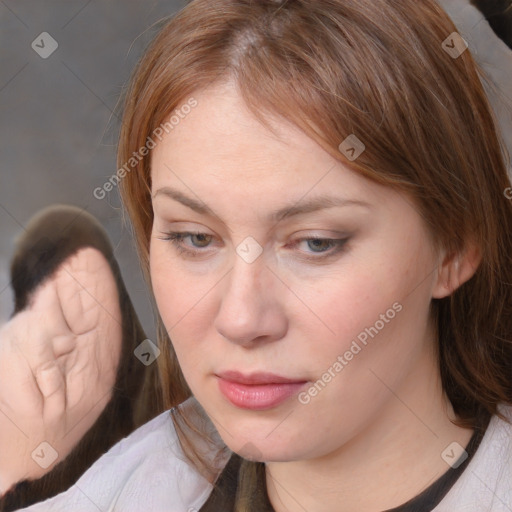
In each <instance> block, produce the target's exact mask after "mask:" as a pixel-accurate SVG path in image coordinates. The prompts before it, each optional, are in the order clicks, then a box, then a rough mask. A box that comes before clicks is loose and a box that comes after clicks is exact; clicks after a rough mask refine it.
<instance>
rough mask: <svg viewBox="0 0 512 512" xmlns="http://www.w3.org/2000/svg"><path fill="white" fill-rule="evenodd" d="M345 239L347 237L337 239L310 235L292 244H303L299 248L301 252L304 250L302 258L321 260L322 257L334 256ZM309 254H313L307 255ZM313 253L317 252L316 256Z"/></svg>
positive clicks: (340, 248)
mask: <svg viewBox="0 0 512 512" xmlns="http://www.w3.org/2000/svg"><path fill="white" fill-rule="evenodd" d="M347 240H348V239H347V238H343V239H337V238H320V237H310V238H301V239H299V240H297V241H296V242H295V243H294V244H293V245H299V246H300V245H301V244H304V245H305V248H304V249H303V250H301V252H304V253H305V254H306V256H304V258H306V259H310V260H321V259H324V258H328V257H331V256H334V255H336V254H338V253H339V252H340V251H342V250H343V248H344V245H345V243H346V242H347ZM304 245H303V247H304ZM311 254H312V255H313V256H309V255H311ZM314 254H317V255H318V256H314Z"/></svg>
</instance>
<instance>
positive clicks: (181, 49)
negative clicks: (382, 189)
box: [118, 0, 512, 511]
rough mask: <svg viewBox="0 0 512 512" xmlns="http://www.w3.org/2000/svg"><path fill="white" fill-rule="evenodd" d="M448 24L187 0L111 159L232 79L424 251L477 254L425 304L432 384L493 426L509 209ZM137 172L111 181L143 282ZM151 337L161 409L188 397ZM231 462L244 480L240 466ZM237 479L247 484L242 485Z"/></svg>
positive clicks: (471, 79)
mask: <svg viewBox="0 0 512 512" xmlns="http://www.w3.org/2000/svg"><path fill="white" fill-rule="evenodd" d="M453 32H456V28H455V27H454V25H453V23H452V22H451V20H450V19H449V17H448V15H447V14H446V13H445V12H444V11H443V10H442V9H441V8H440V7H439V5H438V4H437V3H436V2H435V0H423V1H421V2H411V1H410V0H314V1H313V0H290V1H286V0H283V1H278V0H276V1H272V0H259V1H258V2H254V1H251V0H193V1H191V2H190V3H189V4H188V5H187V6H186V7H185V8H183V9H182V10H181V11H180V12H179V13H178V14H177V15H176V16H174V17H173V18H172V19H171V20H170V21H169V22H168V23H166V24H165V25H164V26H163V28H162V29H161V31H160V32H159V33H158V35H157V37H156V38H155V39H154V41H153V42H152V44H151V45H150V47H149V48H148V50H147V51H146V53H145V55H144V56H143V58H142V59H141V61H140V62H139V64H138V67H137V68H136V70H135V73H134V75H133V77H132V80H131V83H130V84H129V87H128V89H127V93H126V98H125V102H124V109H125V110H124V117H123V123H122V128H121V135H120V144H119V152H118V166H119V167H121V166H123V165H124V164H125V163H126V162H127V161H128V160H129V159H130V157H131V156H132V154H133V152H134V151H137V150H138V149H139V148H140V147H141V146H144V145H145V144H146V141H147V137H149V136H150V135H151V134H152V131H153V130H154V129H155V128H156V127H158V126H159V125H160V124H161V123H163V122H165V121H166V120H167V119H168V118H169V116H170V115H171V113H172V112H173V110H175V109H177V108H179V107H180V105H182V104H185V103H186V102H187V101H188V100H189V99H190V97H191V95H193V94H194V91H200V90H203V89H205V88H207V87H208V86H210V85H212V84H214V83H220V82H222V81H224V80H227V79H233V80H234V82H235V83H236V84H237V86H238V88H239V91H240V94H241V95H242V97H243V98H244V100H245V101H246V103H247V105H248V106H249V108H250V109H251V111H252V112H253V113H254V115H255V116H256V117H257V118H258V119H260V121H261V122H262V123H264V124H265V125H266V126H267V127H269V128H270V129H271V127H270V126H269V125H268V123H267V122H266V119H265V114H267V113H268V114H273V115H276V114H277V115H279V116H282V117H283V118H284V119H286V120H288V121H290V122H292V123H294V124H295V125H296V126H297V127H299V128H300V129H302V130H303V131H304V132H305V133H306V134H307V135H308V136H310V137H311V138H312V139H314V140H315V141H316V142H317V143H318V144H320V146H321V147H323V148H324V149H325V150H326V151H327V152H328V153H329V154H331V155H332V156H333V157H334V158H336V159H337V160H339V161H340V162H342V163H344V164H346V165H349V166H350V167H351V168H352V169H354V170H356V171H357V172H360V173H361V174H362V175H363V176H365V177H367V178H368V179H370V180H373V181H375V182H377V183H380V184H384V185H387V186H390V187H393V188H395V189H398V190H400V191H401V192H403V193H407V194H409V195H410V196H411V197H412V198H413V200H414V202H415V204H416V207H417V209H418V211H419V213H420V214H421V215H422V217H423V219H424V220H425V223H426V225H427V227H428V228H429V233H430V234H431V237H432V240H433V243H434V244H435V247H436V248H437V249H439V248H441V247H443V248H445V249H446V250H447V251H448V254H451V253H455V252H459V251H463V250H464V249H465V248H466V246H467V243H468V240H470V239H471V240H472V241H474V243H475V244H476V246H477V247H478V248H479V249H480V251H481V255H482V262H481V264H480V265H479V267H478V269H477V270H476V272H475V274H474V276H473V277H472V278H471V279H470V280H469V281H467V282H466V283H464V284H463V285H462V286H460V287H459V288H458V289H457V290H456V291H455V292H454V293H452V294H451V295H450V296H448V297H446V298H443V299H434V300H432V303H431V313H432V315H433V318H434V320H436V321H437V325H438V344H437V347H436V348H437V353H438V358H439V365H440V372H441V378H442V383H443V388H444V390H445V392H446V394H447V396H448V398H449V399H450V401H451V403H452V405H453V408H454V411H455V413H456V414H457V416H458V420H457V421H456V424H457V425H459V426H461V427H466V428H471V427H474V426H475V425H477V424H478V421H479V418H481V417H482V415H491V414H497V415H498V416H499V417H501V418H502V419H504V420H506V417H505V416H503V415H502V414H501V413H500V412H499V410H498V409H497V404H499V403H512V382H511V379H510V368H511V367H512V344H511V338H512V323H511V320H512V317H511V314H510V313H511V312H510V305H511V304H512V297H511V290H512V288H511V284H510V283H512V261H511V255H512V203H511V202H510V201H509V200H507V199H506V198H505V197H504V190H505V189H506V188H507V187H509V186H510V181H509V178H508V176H507V172H506V163H507V161H508V156H507V153H506V150H505V148H504V145H503V143H502V141H501V139H500V137H499V135H498V133H497V128H496V126H497V123H496V120H495V118H494V115H493V113H492V110H491V107H490V105H489V103H488V100H487V97H486V94H485V92H484V89H483V87H482V84H481V82H480V77H484V73H483V72H482V70H481V69H480V68H479V67H478V65H477V64H476V63H475V61H474V60H473V57H472V56H471V54H470V52H469V51H465V52H463V53H462V54H461V55H460V56H458V57H457V58H455V57H454V55H449V53H447V51H445V49H446V48H443V41H445V40H447V38H448V37H449V36H450V34H452V33H453ZM448 41H450V40H448ZM351 134H355V135H356V136H357V137H358V138H359V139H360V140H361V141H363V143H364V144H365V145H366V150H365V151H364V152H363V153H362V154H361V156H359V158H358V159H357V160H356V161H353V162H349V161H348V160H347V159H346V158H345V157H344V155H343V154H342V153H341V152H340V151H339V149H338V147H339V144H340V143H341V142H342V141H343V140H344V139H345V138H346V137H347V136H349V135H351ZM150 170H151V159H150V157H149V158H144V159H142V160H141V161H140V162H139V163H137V165H136V166H135V167H134V169H133V170H132V171H131V172H129V173H128V174H127V175H126V177H125V178H124V179H123V181H122V183H121V189H122V195H123V200H124V205H125V207H126V210H127V212H128V214H129V216H130V219H131V222H132V224H133V227H134V231H135V235H136V239H137V244H138V250H139V253H140V256H141V259H142V263H143V265H144V267H145V272H146V275H148V247H149V237H150V232H151V227H152V220H153V214H152V206H151V197H150V184H151V175H150ZM148 282H149V280H148ZM160 335H161V337H160V348H161V350H162V351H163V352H164V355H165V357H162V358H160V363H161V366H160V371H161V378H162V380H163V382H164V393H165V394H166V400H167V406H174V405H176V404H177V403H179V402H180V401H182V400H184V399H185V398H187V397H188V396H190V390H189V389H188V387H187V385H186V383H185V381H184V379H183V375H182V373H181V371H180V369H179V366H178V363H177V360H176V356H175V353H174V351H173V348H172V345H171V343H170V342H169V341H170V340H169V338H168V336H167V334H166V333H165V330H164V329H163V328H162V327H161V326H160ZM178 423H179V422H177V423H176V428H177V429H178V431H179V428H180V425H179V424H178ZM182 434H183V433H181V434H180V435H182ZM189 448H190V446H189V447H188V448H187V447H185V448H184V449H185V451H186V452H187V453H190V449H189ZM195 455H197V454H195ZM195 455H194V456H195ZM245 462H246V464H245V465H244V466H243V468H242V472H243V474H249V473H248V470H249V469H250V465H251V464H255V463H253V462H248V461H245ZM244 468H245V469H244ZM198 469H199V466H198ZM244 472H245V473H244ZM241 480H243V478H242V479H241ZM244 481H245V482H249V483H247V484H244V487H245V489H249V490H250V485H251V483H250V482H254V479H250V478H249V479H247V478H246V479H245V480H244ZM244 493H246V491H242V493H241V494H242V495H243V494H244ZM238 503H239V504H238V505H237V507H238V508H236V510H239V511H242V510H249V508H248V507H246V506H245V505H244V506H241V505H240V503H241V501H239V502H238Z"/></svg>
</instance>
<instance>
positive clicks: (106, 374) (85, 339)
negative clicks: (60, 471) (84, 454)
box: [0, 248, 122, 495]
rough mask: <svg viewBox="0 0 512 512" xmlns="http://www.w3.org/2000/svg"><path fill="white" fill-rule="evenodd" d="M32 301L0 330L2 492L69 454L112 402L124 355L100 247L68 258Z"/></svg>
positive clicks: (114, 296) (113, 296)
mask: <svg viewBox="0 0 512 512" xmlns="http://www.w3.org/2000/svg"><path fill="white" fill-rule="evenodd" d="M29 302H30V303H29V305H28V306H27V307H26V308H25V309H24V310H23V311H20V312H19V313H17V314H16V315H15V316H14V317H13V318H12V319H11V320H10V321H9V322H8V323H6V324H5V325H4V326H3V327H2V328H1V329H0V375H1V376H2V385H1V387H0V495H1V494H3V493H5V492H6V491H7V490H8V489H9V488H10V487H11V486H12V485H13V484H15V483H16V482H18V481H20V480H24V479H26V478H28V479H36V478H40V477H41V476H43V475H44V474H45V473H47V472H48V471H51V470H52V469H53V468H54V467H55V465H57V464H58V463H59V462H62V461H63V460H64V459H65V458H66V456H67V455H68V454H69V453H70V451H71V450H72V449H73V447H74V446H75V445H76V444H77V443H78V442H79V441H80V439H81V438H82V437H83V435H84V434H85V433H86V432H87V431H88V430H89V429H90V428H91V427H92V425H93V424H94V422H95V421H96V420H97V419H98V417H99V415H100V414H101V412H102V411H103V409H104V408H105V406H106V405H107V403H108V401H109V400H110V398H111V396H112V389H113V386H114V383H115V379H116V375H117V367H118V364H119V358H120V355H121V345H122V327H121V310H120V307H119V299H118V294H117V286H116V283H115V279H114V276H113V274H112V271H111V270H110V266H109V264H108V262H107V260H106V259H105V257H104V256H103V255H102V254H101V253H100V252H99V251H97V250H96V249H92V248H83V249H80V250H79V251H77V252H76V253H75V254H73V255H72V256H70V257H69V258H67V259H66V260H65V261H64V262H63V263H62V264H61V265H60V266H59V268H58V269H57V270H56V271H55V272H54V273H53V274H52V275H51V276H49V277H48V278H47V279H46V280H45V281H43V282H42V283H41V284H40V285H39V286H38V287H37V288H36V290H35V291H34V293H33V295H32V296H31V298H30V301H29ZM41 443H48V444H49V445H50V446H51V448H48V446H47V445H43V446H41V447H40V444H41ZM34 450H35V452H34ZM32 454H34V455H33V456H32Z"/></svg>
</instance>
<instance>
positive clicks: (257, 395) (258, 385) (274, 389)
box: [217, 371, 307, 410]
mask: <svg viewBox="0 0 512 512" xmlns="http://www.w3.org/2000/svg"><path fill="white" fill-rule="evenodd" d="M217 377H219V389H220V391H221V392H222V394H223V395H224V396H225V397H226V398H227V399H228V400H229V401H230V402H231V403H232V404H233V405H235V406H236V407H240V408H242V409H253V410H263V409H270V408H272V407H276V406H277V405H279V404H280V403H282V402H283V401H284V400H286V399H287V398H289V397H290V396H292V395H294V394H295V393H297V392H298V391H299V390H300V388H302V387H303V386H304V384H305V383H306V382H307V381H305V380H302V381H301V380H296V379H288V378H286V377H281V376H280V375H275V374H273V373H263V372H259V373H252V374H250V375H243V374H242V373H240V372H235V371H228V372H223V373H220V374H217Z"/></svg>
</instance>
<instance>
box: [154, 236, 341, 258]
mask: <svg viewBox="0 0 512 512" xmlns="http://www.w3.org/2000/svg"><path fill="white" fill-rule="evenodd" d="M163 235H164V236H162V237H160V238H161V239H162V240H165V241H168V242H171V243H172V244H173V246H174V247H175V248H176V250H177V251H178V252H179V253H180V254H183V255H186V256H189V257H198V256H201V255H204V254H205V253H206V251H205V249H208V248H209V247H210V246H211V242H212V239H213V235H209V234H207V233H199V232H196V233H193V232H189V231H187V232H176V231H173V232H168V233H163ZM187 239H188V241H189V243H185V240H187ZM347 240H348V239H346V238H345V239H334V238H320V237H309V238H300V239H298V240H295V241H294V242H292V244H291V246H292V247H295V246H301V245H302V248H301V249H300V252H302V253H304V254H305V256H302V257H303V258H304V259H308V260H321V259H324V258H328V257H330V256H334V255H335V254H337V253H339V252H340V251H341V250H342V249H343V248H344V245H345V243H346V242H347ZM315 255H316V256H315Z"/></svg>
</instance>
